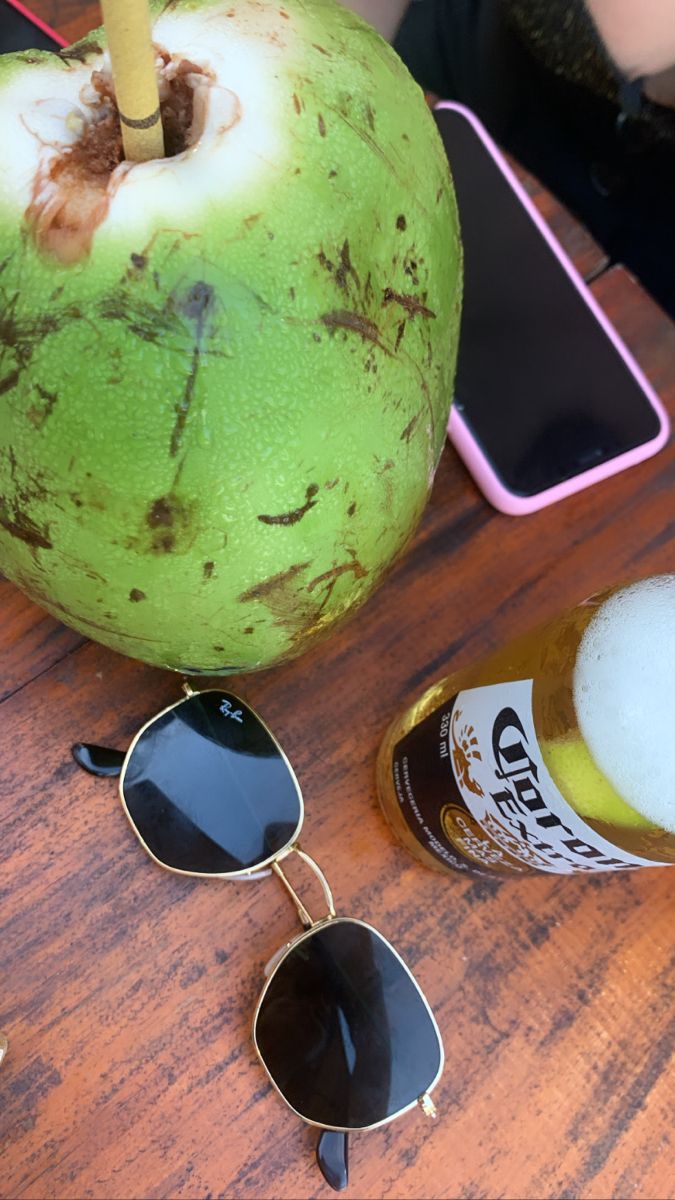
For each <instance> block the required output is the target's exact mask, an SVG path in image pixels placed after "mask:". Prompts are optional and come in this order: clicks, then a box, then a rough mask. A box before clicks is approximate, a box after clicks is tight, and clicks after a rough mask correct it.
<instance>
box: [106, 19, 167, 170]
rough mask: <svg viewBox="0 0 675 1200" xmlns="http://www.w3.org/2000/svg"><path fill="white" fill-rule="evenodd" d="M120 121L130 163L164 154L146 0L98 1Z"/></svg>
mask: <svg viewBox="0 0 675 1200" xmlns="http://www.w3.org/2000/svg"><path fill="white" fill-rule="evenodd" d="M101 5H102V8H103V23H104V25H105V31H106V36H107V39H108V49H109V51H110V61H111V64H112V73H113V79H114V81H115V96H116V99H117V107H118V109H119V114H120V121H121V124H122V141H123V143H124V156H125V158H127V159H128V160H129V161H130V162H147V160H148V159H150V158H163V157H164V131H163V129H162V119H161V116H160V112H159V92H158V90H157V72H156V69H155V51H154V48H153V45H152V35H151V31H150V11H149V9H148V0H101Z"/></svg>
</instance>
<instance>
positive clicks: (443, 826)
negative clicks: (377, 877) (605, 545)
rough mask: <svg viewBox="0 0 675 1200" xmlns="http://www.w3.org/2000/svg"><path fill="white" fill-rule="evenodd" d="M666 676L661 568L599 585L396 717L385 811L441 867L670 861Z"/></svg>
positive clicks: (668, 611) (388, 746)
mask: <svg viewBox="0 0 675 1200" xmlns="http://www.w3.org/2000/svg"><path fill="white" fill-rule="evenodd" d="M674 684H675V575H658V576H653V577H652V578H649V579H644V580H641V581H639V582H637V583H633V584H630V585H628V586H626V587H619V588H611V589H608V590H606V591H604V592H601V593H599V594H598V595H596V596H593V597H591V599H590V600H586V601H585V602H584V603H583V604H580V605H578V606H577V607H576V608H573V609H572V610H571V611H568V612H566V613H565V614H564V615H563V616H561V617H559V618H558V619H557V620H555V621H552V622H551V623H549V624H548V625H545V626H543V627H542V628H540V629H537V630H536V631H534V632H533V633H530V634H529V635H526V636H525V637H522V638H520V639H519V640H517V641H515V642H512V643H511V644H510V645H508V646H507V647H506V648H505V649H503V650H500V651H498V652H497V653H496V654H492V655H490V656H489V657H488V658H486V659H484V660H483V661H482V662H481V663H480V664H479V665H478V666H474V667H470V668H468V669H465V670H463V671H458V672H456V673H455V674H453V675H449V676H448V677H447V678H446V679H443V680H441V682H440V683H437V684H435V685H434V686H433V687H431V688H429V690H428V691H427V692H425V693H424V695H423V696H422V697H421V698H420V699H419V700H417V701H416V703H415V704H413V705H412V707H411V708H409V709H408V711H407V712H405V713H403V715H402V716H401V717H399V718H398V719H397V720H396V721H395V722H394V724H393V725H392V726H391V728H390V729H389V731H388V732H387V734H386V736H385V738H384V742H383V744H382V747H381V750H380V754H379V758H378V767H377V771H378V790H379V795H380V801H381V803H382V807H383V809H384V812H385V815H386V817H387V819H388V820H389V822H390V824H391V826H392V828H393V829H394V831H395V832H396V834H397V835H398V837H399V838H400V840H401V841H402V842H403V843H404V844H405V845H406V846H407V847H408V848H409V849H410V850H411V851H412V852H413V854H415V855H416V856H417V858H419V859H420V860H421V861H422V862H423V863H425V864H426V865H427V866H430V867H434V868H436V869H437V870H441V871H445V870H459V871H469V872H471V873H474V874H494V873H497V874H499V875H505V876H514V877H515V876H520V875H524V874H529V873H531V872H533V871H548V872H553V873H555V874H572V873H579V872H585V873H587V872H592V871H623V870H630V869H633V868H636V867H649V866H667V865H671V864H675V729H674V728H673V726H674V720H673V701H672V698H671V697H672V692H673V685H674Z"/></svg>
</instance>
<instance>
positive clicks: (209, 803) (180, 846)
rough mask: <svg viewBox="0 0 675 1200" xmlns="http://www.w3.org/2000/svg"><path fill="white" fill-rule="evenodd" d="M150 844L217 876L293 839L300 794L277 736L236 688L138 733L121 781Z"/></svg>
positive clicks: (163, 856) (198, 700) (167, 858)
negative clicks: (277, 741) (270, 731)
mask: <svg viewBox="0 0 675 1200" xmlns="http://www.w3.org/2000/svg"><path fill="white" fill-rule="evenodd" d="M122 791H123V794H124V800H125V803H126V806H127V809H128V812H129V815H130V817H131V819H132V821H133V823H134V825H135V826H136V829H137V830H138V833H139V834H140V836H141V838H142V840H143V841H144V842H145V844H146V846H147V847H148V849H149V850H150V851H151V852H152V854H154V855H155V858H158V859H159V861H160V862H162V863H164V864H165V865H166V866H168V867H174V868H176V869H177V870H180V871H192V872H196V873H199V874H206V875H220V874H225V873H228V872H231V871H245V870H248V869H249V868H252V867H255V866H257V865H258V864H259V863H262V862H265V860H267V859H270V858H272V857H273V856H274V855H275V854H277V853H278V851H279V850H281V849H282V848H283V847H284V846H286V845H288V843H289V841H290V840H291V839H292V838H293V836H294V834H295V831H296V830H297V827H298V823H299V821H300V815H301V806H300V794H299V792H298V788H297V784H296V782H295V779H294V777H293V774H292V772H291V771H290V770H289V767H288V765H287V763H286V761H285V759H284V757H283V755H282V753H281V751H280V749H279V747H278V745H277V743H276V742H275V740H274V738H273V737H272V736H271V734H269V733H268V732H267V730H266V729H265V728H264V726H263V725H262V724H261V722H260V721H259V719H258V717H257V716H256V714H255V713H254V712H253V711H252V710H251V709H250V708H248V707H247V705H245V704H244V703H243V702H242V701H241V700H238V699H237V697H236V696H232V695H229V694H228V693H226V692H202V693H200V694H199V695H197V696H191V697H190V698H189V699H188V700H185V701H184V702H183V703H181V704H178V705H177V706H176V707H175V708H172V709H170V710H169V712H166V713H164V714H163V715H162V716H160V717H158V718H157V719H156V720H155V721H153V722H152V724H151V725H149V726H148V728H147V729H146V730H144V731H143V733H142V734H141V736H140V737H139V739H138V741H137V743H136V745H135V746H134V749H133V751H132V753H131V755H130V757H129V762H128V763H127V768H126V771H125V774H124V779H123V783H122Z"/></svg>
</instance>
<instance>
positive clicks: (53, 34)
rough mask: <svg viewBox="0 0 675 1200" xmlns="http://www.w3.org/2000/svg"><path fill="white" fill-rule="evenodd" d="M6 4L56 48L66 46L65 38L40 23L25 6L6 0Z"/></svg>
mask: <svg viewBox="0 0 675 1200" xmlns="http://www.w3.org/2000/svg"><path fill="white" fill-rule="evenodd" d="M6 3H7V4H9V5H11V7H12V8H15V9H16V10H17V12H20V13H21V16H22V17H25V18H26V20H28V21H30V23H31V25H35V27H36V28H37V29H40V30H42V33H44V34H46V35H47V37H50V38H53V39H54V41H55V42H56V44H57V46H67V45H68V43H67V41H66V40H65V38H62V37H61V34H60V33H57V32H56V30H55V29H52V27H51V25H47V24H46V22H45V21H42V20H41V19H40V17H38V16H36V15H35V13H34V12H31V10H30V9H29V8H26V6H25V4H20V3H19V0H6Z"/></svg>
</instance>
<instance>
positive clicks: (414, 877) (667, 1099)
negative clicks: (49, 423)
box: [0, 0, 675, 1200]
mask: <svg viewBox="0 0 675 1200" xmlns="http://www.w3.org/2000/svg"><path fill="white" fill-rule="evenodd" d="M35 5H36V8H37V9H38V10H39V12H40V13H41V15H43V16H44V17H45V18H46V19H47V20H51V21H52V22H53V23H54V24H56V25H58V26H59V27H60V28H61V29H62V30H63V31H64V32H65V34H66V35H68V36H69V37H74V36H76V35H78V34H80V33H83V32H84V31H86V30H87V29H88V28H89V26H90V25H91V24H94V23H95V22H96V17H95V11H96V9H95V5H93V4H84V3H79V2H77V0H39V2H38V0H35ZM532 188H533V190H534V191H536V187H535V185H534V184H532ZM538 198H539V200H540V202H541V203H542V205H543V206H544V207H545V210H546V212H547V214H548V216H549V217H550V219H552V221H553V223H554V225H555V228H556V230H557V232H558V233H559V235H561V236H562V238H563V241H564V242H565V244H566V245H567V246H568V248H569V249H570V250H571V252H572V253H573V256H574V258H575V260H576V261H577V263H579V264H580V265H581V267H582V269H583V271H584V273H585V274H586V275H588V276H591V275H597V276H598V277H597V278H596V279H595V282H594V283H593V291H594V293H595V295H596V296H597V298H598V300H599V301H600V303H601V304H602V305H603V306H604V308H605V309H606V311H607V312H608V314H609V316H610V317H611V319H612V320H613V321H614V322H615V323H616V325H617V327H618V329H619V330H620V332H621V333H622V334H623V336H624V337H625V339H626V341H627V343H628V345H629V347H630V348H631V349H632V351H633V352H634V353H635V355H636V357H637V359H638V361H639V362H640V363H641V365H642V366H643V367H644V369H645V371H646V372H647V374H648V376H649V377H650V379H651V380H652V382H653V384H654V386H655V387H656V388H657V390H658V391H659V393H660V394H661V396H662V397H663V398H664V400H665V402H666V404H667V405H668V406H669V408H670V410H671V413H672V414H675V328H674V327H673V325H672V324H671V323H670V321H669V320H668V319H666V317H664V315H663V314H662V313H661V312H660V310H659V309H658V308H657V307H656V305H655V304H653V303H652V302H651V301H650V300H649V299H648V297H647V296H646V295H645V294H644V292H643V291H642V290H641V289H640V287H639V286H638V285H637V284H636V283H635V282H634V281H633V280H632V279H631V278H630V277H629V276H628V275H627V274H626V272H625V271H624V270H622V269H621V268H620V267H614V268H612V269H611V270H604V269H603V268H604V266H605V264H604V262H603V259H602V256H601V255H600V254H599V252H598V250H597V247H594V246H593V244H592V243H591V242H590V241H589V240H588V238H586V237H585V235H584V234H583V231H582V230H580V229H579V227H578V226H577V225H576V224H575V223H574V222H573V221H572V220H571V218H570V217H569V216H568V215H567V214H565V213H564V212H563V211H562V210H561V209H560V208H559V207H558V206H556V205H555V204H554V203H553V202H552V201H551V199H550V197H545V196H541V194H539V197H538ZM598 273H599V274H598ZM674 482H675V449H674V448H673V446H670V447H669V448H668V449H667V450H666V451H665V452H664V453H663V454H661V455H660V456H658V457H657V458H656V459H653V460H652V461H650V462H648V463H646V464H645V465H643V466H640V467H637V468H635V469H633V470H631V471H630V472H627V473H624V474H622V475H619V476H618V477H617V478H615V479H614V480H611V481H609V482H607V483H604V484H603V485H601V486H600V487H596V488H593V489H590V490H588V491H585V492H583V493H581V494H580V495H578V496H576V497H574V498H573V499H571V500H568V501H566V502H565V503H563V504H560V505H558V506H556V507H554V508H553V509H550V510H548V511H544V512H542V513H540V514H539V515H536V516H532V517H528V518H525V519H520V520H514V519H511V518H508V517H503V516H500V515H498V514H497V513H496V512H493V511H492V510H491V509H490V508H489V506H488V505H487V504H486V503H485V501H484V500H483V499H482V498H481V496H480V495H479V494H478V492H477V490H476V488H475V487H474V485H473V484H472V482H471V481H470V479H469V478H468V476H467V475H466V473H465V471H464V469H463V467H462V466H461V465H460V463H459V462H458V460H457V458H456V457H455V455H454V453H453V451H452V450H450V449H448V450H447V451H446V452H445V455H444V458H443V462H442V465H441V469H440V471H439V475H438V479H437V482H436V485H435V488H434V492H433V496H432V499H431V502H430V504H429V507H428V510H427V513H426V516H425V518H424V521H423V524H422V528H421V529H420V532H419V534H418V536H417V538H416V540H415V542H414V544H413V546H412V548H411V549H410V551H409V553H408V554H407V557H406V558H405V559H404V560H403V561H402V562H401V563H400V564H399V565H398V567H397V568H396V569H395V570H394V572H393V574H392V575H391V576H390V578H389V579H388V581H387V582H386V583H385V585H384V586H383V587H382V588H381V589H380V591H379V592H377V594H376V595H375V596H374V597H373V598H372V599H371V600H370V601H369V603H368V604H367V605H366V607H365V608H364V609H363V610H362V611H361V613H360V614H359V616H358V618H357V619H356V620H354V621H352V623H351V624H349V625H347V626H345V627H344V628H343V629H342V630H341V631H340V632H339V633H338V634H337V635H336V636H334V637H333V638H332V639H331V640H329V641H328V642H326V644H324V645H322V646H320V647H317V648H316V650H314V652H313V653H310V654H308V655H306V656H305V657H304V658H302V659H301V660H300V661H298V662H296V663H293V664H292V665H290V666H287V667H281V668H279V669H277V670H274V671H270V672H267V673H265V674H260V675H256V676H251V677H248V678H242V679H238V680H235V681H234V683H233V686H234V687H235V689H238V690H240V691H241V692H242V693H243V695H244V696H245V697H246V698H248V699H249V700H251V702H253V703H254V704H255V705H256V706H257V707H259V709H260V710H261V711H262V713H263V714H264V716H265V717H266V719H267V720H268V722H269V723H270V725H271V727H272V728H273V729H274V730H275V731H276V732H277V734H278V736H279V737H280V738H281V739H282V741H283V744H284V746H285V748H286V750H287V752H288V754H289V756H290V758H291V760H292V762H293V763H294V764H295V767H296V769H297V773H298V776H299V778H300V781H301V784H302V787H303V789H304V793H305V798H306V806H307V817H306V826H305V834H304V841H305V843H306V845H307V847H308V848H310V849H311V852H312V853H313V854H314V855H316V857H317V858H318V860H319V862H321V863H323V864H324V865H325V866H326V867H327V868H328V869H329V875H330V878H331V880H332V882H333V886H334V889H335V892H336V897H337V901H338V906H339V909H340V911H342V912H343V913H347V914H353V915H355V916H358V917H363V918H366V919H368V920H370V921H372V922H373V923H374V924H375V925H377V926H378V927H379V928H381V929H382V930H383V932H384V933H385V934H387V935H388V936H390V937H391V938H392V940H393V941H394V943H395V944H396V945H397V946H398V948H399V949H400V951H401V952H402V953H403V955H404V956H405V957H406V958H407V960H408V962H409V963H410V964H411V966H412V967H413V968H414V969H415V971H416V972H417V974H418V977H419V979H420V981H421V983H422V986H423V987H424V988H425V990H426V993H427V995H428V997H429V999H430V1001H431V1004H432V1006H433V1007H434V1009H435V1011H436V1014H437V1016H438V1020H439V1024H440V1026H441V1029H442V1032H443V1035H444V1038H445V1044H446V1052H447V1066H446V1071H445V1075H444V1078H443V1081H442V1083H441V1085H440V1087H439V1089H438V1091H437V1093H436V1098H437V1102H438V1106H439V1111H440V1117H439V1120H438V1122H437V1123H436V1124H435V1125H434V1124H433V1123H431V1122H429V1121H425V1120H424V1118H423V1117H422V1116H421V1115H417V1114H411V1115H409V1116H408V1117H406V1118H404V1119H403V1120H401V1121H398V1122H396V1123H395V1124H394V1125H392V1126H389V1127H388V1128H385V1129H381V1130H379V1131H377V1132H374V1133H370V1134H368V1135H362V1136H356V1137H354V1138H353V1140H352V1179H353V1185H352V1188H351V1191H350V1193H349V1194H351V1195H352V1196H358V1197H385V1196H386V1197H422V1196H424V1197H466V1198H470V1200H478V1198H481V1197H516V1196H522V1197H532V1198H535V1197H547V1198H551V1197H584V1198H601V1197H610V1196H611V1197H643V1198H645V1200H646V1198H647V1197H660V1198H661V1197H673V1196H675V1166H674V1162H673V1142H672V1138H673V1134H672V1113H673V1102H674V1100H675V1083H674V1076H673V1074H672V1072H671V1071H670V1069H669V1063H670V1058H671V1055H672V1052H673V1043H674V1040H675V1013H674V1011H673V1003H672V1001H673V984H674V964H675V960H674V957H673V949H672V947H673V939H672V929H673V900H674V899H675V872H669V871H645V872H641V873H636V874H630V875H624V876H621V877H613V876H609V875H608V876H600V877H598V878H597V879H595V880H590V879H577V878H568V879H566V878H555V877H546V876H542V877H541V878H531V879H530V880H527V881H525V882H522V883H511V882H505V883H500V882H497V881H495V882H492V881H489V880H487V881H486V880H474V881H473V882H471V881H468V880H466V879H464V878H459V877H458V878H442V877H441V876H438V875H436V874H434V873H432V872H428V871H426V870H425V869H424V868H422V867H420V866H418V865H417V864H416V863H415V862H414V861H413V860H412V859H411V858H410V857H409V856H408V855H407V854H406V853H405V852H404V851H403V850H402V849H401V848H399V846H398V845H397V844H396V843H395V842H394V840H393V838H392V837H391V835H390V833H389V830H388V827H387V826H386V824H385V822H384V820H383V818H382V816H381V815H380V811H379V809H378V805H377V802H376V798H375V791H374V785H373V765H374V758H375V752H376V748H377V745H378V742H379V739H380V737H381V735H382V733H383V730H384V728H385V726H386V724H387V722H388V721H389V720H390V719H391V718H392V716H393V715H394V714H395V713H396V712H397V711H398V710H399V709H400V708H401V707H402V706H403V705H404V704H406V703H407V702H408V701H409V700H411V699H412V698H413V697H414V696H416V695H417V694H418V693H419V692H420V691H421V690H422V689H423V688H424V687H425V686H426V685H427V684H428V683H430V682H431V681H432V680H435V679H437V678H438V677H439V676H441V675H443V674H444V673H446V672H447V671H449V670H450V669H451V668H453V667H455V666H459V665H460V664H463V663H470V662H471V661H472V660H475V659H477V658H478V657H479V656H480V655H482V654H483V653H485V652H486V651H488V650H491V649H492V648H493V647H496V646H498V645H500V644H502V643H504V642H505V641H506V640H507V639H508V638H510V637H512V636H514V635H516V634H517V633H519V632H521V631H523V630H524V629H525V628H527V627H528V626H530V625H533V624H536V623H537V622H539V621H541V620H543V619H546V618H548V617H550V616H552V615H553V614H555V613H557V612H558V611H559V610H560V609H561V608H563V607H565V606H567V605H571V604H573V603H574V602H575V601H577V600H579V599H580V598H582V597H583V596H585V595H588V594H589V593H591V592H593V591H595V590H596V589H597V588H599V587H601V586H603V585H605V584H609V583H612V582H615V581H619V580H622V579H624V578H625V577H630V576H637V575H640V574H647V573H649V572H652V571H664V570H672V569H673V561H674V552H675V544H674V540H675V514H674V512H673V500H672V495H673V492H672V488H673V483H674ZM0 605H1V606H2V608H1V611H2V614H3V621H2V628H1V630H0V644H1V647H2V664H3V671H2V688H3V694H4V699H3V700H2V705H1V707H0V717H1V720H0V763H1V766H0V772H1V774H2V783H1V793H0V794H1V797H2V799H1V805H2V816H1V823H0V830H1V844H2V860H3V867H2V876H1V877H0V926H1V933H0V961H1V963H2V984H1V989H0V1028H3V1029H5V1030H6V1031H7V1032H8V1033H9V1035H10V1038H11V1046H10V1054H9V1056H8V1058H7V1060H6V1062H5V1064H4V1066H3V1068H2V1071H1V1072H0V1138H1V1146H2V1153H1V1159H0V1161H1V1169H0V1194H1V1195H2V1196H3V1197H33V1198H35V1200H40V1198H46V1197H59V1198H79V1197H85V1196H87V1197H88V1196H91V1197H96V1198H101V1200H107V1198H113V1197H115V1198H125V1200H137V1198H141V1197H143V1198H145V1197H148V1198H150V1197H153V1198H154V1197H158V1198H160V1197H161V1198H164V1197H174V1196H175V1197H189V1198H191V1200H192V1198H194V1200H206V1197H210V1196H224V1197H233V1198H236V1200H239V1198H242V1200H243V1198H259V1197H266V1198H270V1200H271V1198H273V1197H274V1198H275V1200H276V1198H291V1197H309V1196H327V1195H329V1194H330V1192H329V1189H328V1188H327V1187H325V1186H324V1185H323V1182H322V1180H321V1178H320V1176H319V1175H318V1173H317V1171H316V1168H315V1166H314V1162H313V1148H314V1143H315V1133H314V1132H313V1131H311V1130H310V1129H308V1128H307V1127H305V1126H303V1125H302V1124H301V1123H300V1122H299V1121H297V1120H295V1119H294V1118H293V1116H292V1115H291V1114H290V1113H289V1112H288V1110H287V1109H286V1108H285V1106H284V1105H283V1104H282V1103H281V1102H280V1101H279V1099H278V1097H277V1096H276V1095H275V1094H274V1093H273V1091H272V1089H271V1087H270V1086H269V1085H268V1084H267V1082H266V1080H265V1078H264V1076H263V1072H262V1070H261V1068H260V1067H259V1065H258V1063H257V1060H256V1059H255V1056H254V1052H253V1049H252V1046H251V1041H250V1020H251V1014H252V1011H253V1006H254V1002H255V999H256V996H257V993H258V990H259V988H260V985H261V981H262V968H263V965H264V964H265V962H266V961H267V960H268V958H269V957H270V955H271V954H272V953H273V951H274V950H275V949H276V948H277V947H278V946H279V945H281V943H282V942H283V941H285V940H286V938H287V936H288V935H289V933H291V932H292V931H293V930H294V927H295V926H294V915H293V911H292V909H291V907H290V905H289V903H288V900H287V898H286V897H285V895H284V894H283V892H282V891H281V889H280V888H278V887H277V885H276V884H275V882H274V881H265V882H263V883H259V884H257V885H253V884H250V885H245V884H242V885H239V886H237V885H233V884H226V883H225V884H222V885H221V884H217V883H210V884H209V883H199V882H198V881H194V880H189V879H181V878H179V877H174V876H170V875H167V874H166V873H165V872H162V871H159V870H157V868H156V867H155V866H154V865H153V863H152V862H151V861H150V860H149V859H148V858H147V857H146V856H145V855H144V854H142V853H141V852H140V851H139V848H138V845H137V843H136V841H135V839H134V837H133V834H132V833H131V831H130V829H129V827H128V825H127V823H126V821H125V820H124V819H123V816H122V813H121V811H120V807H119V803H118V801H117V799H116V796H115V789H114V787H113V786H112V785H109V784H106V783H105V782H99V781H96V780H93V779H92V778H90V777H88V776H85V775H84V774H82V773H80V772H79V771H78V770H77V769H76V768H75V767H74V765H73V764H72V762H71V760H70V756H69V752H68V748H69V746H70V744H71V742H73V741H74V740H76V739H79V738H82V737H85V738H91V739H99V740H102V741H104V742H110V743H111V744H116V745H119V746H125V745H126V744H127V743H128V741H129V738H130V736H131V734H132V733H133V732H134V731H135V729H136V728H137V727H138V726H139V725H140V724H141V723H142V722H143V721H144V720H145V719H146V718H147V717H148V716H149V715H151V714H152V713H154V712H155V711H157V710H158V709H160V708H162V707H163V706H164V705H166V704H167V703H170V702H171V701H173V700H174V699H175V698H176V697H177V693H178V687H177V681H176V679H174V678H173V677H171V676H170V675H168V674H167V673H162V672H160V671H156V670H152V669H150V668H146V667H143V666H140V665H138V664H136V663H133V662H130V661H128V660H126V659H123V658H121V657H118V656H117V655H115V654H113V653H111V652H110V651H108V650H105V649H102V648H100V647H98V646H96V645H94V644H92V643H90V642H87V641H85V640H84V639H83V638H82V637H80V636H79V635H78V634H76V633H73V632H72V631H70V630H68V629H65V628H63V627H62V626H60V625H58V624H57V623H56V622H55V621H53V620H52V619H51V618H49V617H47V616H46V615H45V614H44V613H42V612H41V611H40V610H39V609H37V608H36V607H34V606H33V605H32V604H30V603H29V602H28V601H27V600H25V599H24V598H23V597H22V596H21V595H20V594H19V593H18V592H17V591H16V590H15V589H14V588H13V587H12V586H11V585H10V584H9V583H2V584H0Z"/></svg>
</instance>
